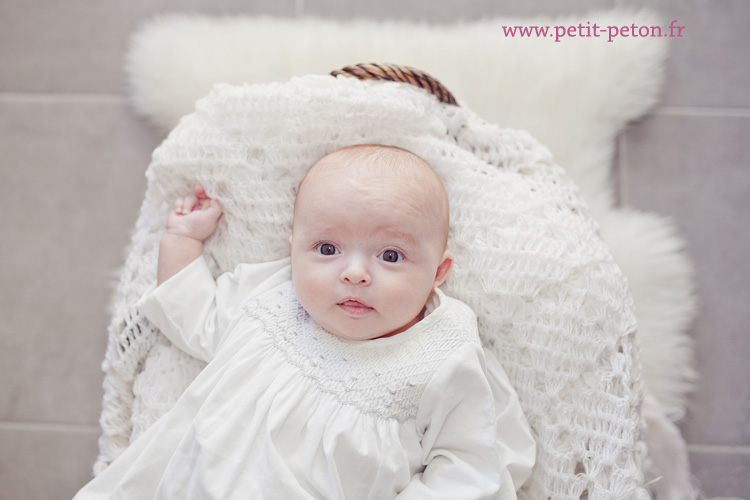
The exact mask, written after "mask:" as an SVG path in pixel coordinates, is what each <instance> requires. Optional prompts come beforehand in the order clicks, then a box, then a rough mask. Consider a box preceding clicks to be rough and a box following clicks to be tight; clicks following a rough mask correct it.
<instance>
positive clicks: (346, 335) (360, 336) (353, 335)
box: [319, 317, 420, 341]
mask: <svg viewBox="0 0 750 500" xmlns="http://www.w3.org/2000/svg"><path fill="white" fill-rule="evenodd" d="M419 319H420V318H419V317H417V318H414V320H413V321H410V322H409V323H407V324H406V325H404V326H401V327H399V328H397V329H395V330H388V331H347V330H341V329H335V328H331V327H329V326H326V325H321V326H322V327H323V329H324V330H325V331H327V332H328V333H330V334H331V335H333V336H334V337H338V338H340V339H341V340H351V341H365V340H375V339H383V338H388V337H393V336H394V335H398V334H399V333H402V332H404V331H406V330H408V329H409V328H411V327H412V326H413V325H414V324H416V323H417V322H418V321H419ZM319 324H320V323H319Z"/></svg>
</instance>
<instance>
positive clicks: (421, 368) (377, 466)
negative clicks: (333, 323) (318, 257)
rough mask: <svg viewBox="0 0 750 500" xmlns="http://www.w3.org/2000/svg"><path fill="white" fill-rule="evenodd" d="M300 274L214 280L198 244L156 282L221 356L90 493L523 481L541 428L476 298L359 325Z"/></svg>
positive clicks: (402, 492)
mask: <svg viewBox="0 0 750 500" xmlns="http://www.w3.org/2000/svg"><path fill="white" fill-rule="evenodd" d="M289 278H290V269H289V261H288V259H284V260H281V261H276V262H271V263H265V264H252V265H250V264H243V265H240V266H238V268H237V269H236V270H235V272H234V273H231V274H225V275H222V276H221V277H219V279H218V280H216V281H215V280H214V279H213V278H212V276H211V272H210V270H209V267H208V265H207V264H206V262H205V260H204V259H203V258H199V259H197V260H196V261H194V262H193V263H191V264H190V265H189V266H187V267H186V268H185V269H183V270H182V271H180V272H179V273H178V274H177V275H175V276H173V277H172V278H171V279H169V280H168V281H166V282H165V283H163V284H162V285H161V286H159V287H158V288H156V289H155V290H153V291H151V292H149V293H148V294H146V296H144V298H143V299H142V300H141V301H140V302H139V305H138V307H139V309H140V310H141V312H142V313H143V314H144V315H146V316H147V317H148V318H149V320H150V321H152V322H153V323H154V324H155V325H156V326H158V327H159V328H160V329H161V331H162V332H163V333H164V334H165V335H166V336H167V337H168V338H169V339H170V340H171V341H172V342H173V343H175V344H176V345H177V346H179V347H180V348H181V349H183V350H185V351H186V352H187V353H189V354H191V355H193V356H196V357H198V358H200V359H203V360H205V361H207V362H208V365H207V366H206V368H205V369H204V370H203V371H202V372H201V373H200V374H199V375H198V377H197V378H196V379H195V381H194V382H193V383H192V384H191V385H190V386H189V387H188V389H187V390H186V391H185V393H184V394H183V395H182V397H181V398H180V399H179V401H178V402H177V403H176V405H175V406H174V408H173V409H172V410H170V411H169V412H168V413H167V414H165V415H164V416H163V417H162V418H161V419H159V420H158V421H157V422H156V423H154V425H153V426H151V427H150V428H149V429H148V430H147V431H146V432H145V433H144V434H143V435H141V436H140V437H139V438H138V439H136V440H135V441H134V442H133V443H131V445H130V446H129V447H128V448H127V449H126V450H125V451H124V452H123V454H122V455H121V456H119V457H118V458H117V459H116V460H115V461H114V462H113V463H112V464H111V465H110V466H109V467H108V468H107V469H106V470H105V471H104V472H102V473H101V474H100V475H99V476H97V477H96V478H95V479H94V480H92V481H91V482H90V483H89V484H87V485H86V486H85V487H84V488H83V489H82V490H81V491H79V492H78V494H77V495H76V497H75V500H87V499H103V498H111V499H149V498H158V499H181V500H182V499H217V500H218V499H221V500H228V499H234V498H237V499H240V498H241V499H269V500H275V499H278V500H297V499H326V500H332V499H352V500H380V499H382V500H386V499H388V500H391V499H394V498H398V499H417V498H419V499H427V498H430V499H446V500H448V499H450V500H457V499H461V500H469V499H475V498H476V499H479V498H482V499H484V498H492V499H497V498H502V499H506V498H507V499H514V498H515V497H516V495H515V489H516V488H517V487H519V486H520V485H521V483H522V482H523V481H524V480H525V479H526V477H528V475H529V473H530V469H531V466H532V464H533V461H534V453H535V446H534V442H533V440H532V439H531V435H530V432H529V428H528V425H527V424H526V420H525V418H524V416H523V414H522V412H521V409H520V406H519V405H518V401H517V398H516V395H515V392H514V391H513V389H512V388H511V387H510V385H509V383H508V381H507V377H506V376H505V374H504V372H502V368H500V366H499V364H497V362H496V361H494V360H489V359H488V360H487V363H488V364H487V367H486V368H485V355H484V352H483V350H482V348H481V345H480V343H479V338H478V334H477V330H476V317H475V316H474V314H473V312H472V311H471V310H470V309H469V308H468V307H467V306H466V305H464V304H463V303H462V302H459V301H457V300H455V299H451V298H449V297H446V296H445V295H444V294H443V293H442V292H440V291H437V292H436V293H435V294H433V295H432V296H431V298H430V301H429V303H428V307H427V311H428V313H427V314H426V316H425V318H424V319H423V320H421V321H420V322H419V323H417V324H416V325H415V326H413V327H412V328H410V329H409V330H407V331H405V332H403V333H400V334H398V335H395V336H392V337H387V338H382V339H375V340H368V341H346V340H341V339H339V338H337V337H335V336H333V335H331V334H329V333H328V332H326V331H325V330H323V329H322V328H320V327H319V326H318V325H317V324H315V323H314V322H313V321H312V320H311V319H310V317H309V316H308V315H307V313H306V312H305V311H304V309H302V307H301V306H300V305H299V303H298V302H297V300H296V296H295V295H294V289H293V286H292V284H291V281H290V280H289ZM485 369H486V370H487V371H486V372H485ZM486 373H489V374H490V377H491V379H493V384H492V388H491V387H490V384H489V382H488V378H487V375H486ZM493 377H494V378H493ZM501 427H502V428H501ZM514 483H515V484H514Z"/></svg>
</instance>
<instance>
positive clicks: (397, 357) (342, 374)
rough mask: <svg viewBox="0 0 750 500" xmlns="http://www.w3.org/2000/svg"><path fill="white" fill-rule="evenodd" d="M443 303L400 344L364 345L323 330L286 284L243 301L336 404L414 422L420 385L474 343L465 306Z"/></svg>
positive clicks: (474, 332)
mask: <svg viewBox="0 0 750 500" xmlns="http://www.w3.org/2000/svg"><path fill="white" fill-rule="evenodd" d="M465 309H466V310H465V311H464V310H463V309H461V310H458V309H456V308H452V307H449V306H447V305H443V306H442V307H439V308H438V309H436V310H435V311H434V312H433V313H432V314H437V315H439V316H438V317H436V318H435V319H434V320H433V321H434V326H433V327H432V328H429V329H425V330H424V331H423V332H418V333H417V334H416V335H410V336H405V340H404V341H403V342H397V343H388V344H385V345H382V346H373V345H372V344H370V345H367V346H364V345H363V343H362V342H349V341H345V340H341V339H339V338H338V337H336V336H334V335H331V334H330V333H328V332H327V331H326V330H324V329H323V328H321V327H320V326H318V325H317V323H315V322H314V321H313V320H312V318H310V316H309V315H308V314H307V312H306V311H305V310H304V309H303V308H302V306H301V305H300V304H299V302H298V301H297V297H296V295H295V293H294V288H293V286H292V284H291V282H288V283H285V284H284V285H282V286H280V287H278V288H275V289H274V290H271V291H269V292H266V293H265V294H262V295H260V296H259V297H258V298H256V299H254V300H252V301H251V302H250V303H249V304H248V305H246V306H245V312H246V314H247V315H248V316H249V317H251V318H253V319H257V320H259V321H260V322H261V324H262V325H263V327H262V328H263V330H264V331H265V333H266V334H268V335H269V336H270V337H271V338H272V339H273V344H274V346H275V347H276V348H277V349H278V350H279V351H281V352H282V353H283V354H284V356H285V357H286V360H287V362H289V363H290V364H292V365H294V366H295V367H297V369H299V371H300V372H301V373H302V374H303V376H304V377H306V378H308V379H310V380H313V381H314V382H315V383H316V385H317V386H318V388H319V389H320V390H321V391H322V392H324V393H327V394H330V395H332V396H334V397H335V398H336V399H337V400H338V401H339V402H340V403H341V404H344V405H351V406H355V407H357V408H358V409H359V410H360V411H362V412H363V413H370V414H376V415H378V416H380V417H381V418H385V419H395V420H397V421H399V422H405V421H408V420H414V419H415V418H416V416H417V410H418V408H419V401H420V399H421V397H422V393H423V392H424V389H425V387H426V386H427V384H428V382H429V381H430V379H431V378H432V376H433V375H434V373H435V372H436V371H437V370H438V369H439V368H440V367H441V366H442V364H443V363H444V362H445V360H446V359H448V357H450V356H451V355H452V354H453V353H455V352H456V350H457V349H459V348H460V347H462V346H464V345H465V344H467V343H469V342H472V341H475V342H478V335H477V330H476V320H475V319H474V316H473V314H472V313H471V312H470V310H469V309H468V308H465Z"/></svg>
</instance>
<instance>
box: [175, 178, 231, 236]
mask: <svg viewBox="0 0 750 500" xmlns="http://www.w3.org/2000/svg"><path fill="white" fill-rule="evenodd" d="M221 214H222V209H221V204H219V202H218V201H217V200H214V199H212V198H209V197H208V196H207V195H206V191H205V190H204V189H203V187H202V186H196V187H195V194H191V195H189V196H185V197H184V198H177V199H176V200H175V202H174V210H172V211H171V212H170V213H169V216H168V217H167V233H170V234H176V235H180V236H187V237H189V238H193V239H196V240H198V241H205V240H206V239H208V238H209V237H210V236H211V235H212V234H214V232H215V231H216V228H217V227H218V226H219V219H220V218H221Z"/></svg>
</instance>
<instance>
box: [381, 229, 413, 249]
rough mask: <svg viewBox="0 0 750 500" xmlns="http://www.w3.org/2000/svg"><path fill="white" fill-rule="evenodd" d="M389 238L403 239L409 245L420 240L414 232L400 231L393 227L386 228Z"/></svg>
mask: <svg viewBox="0 0 750 500" xmlns="http://www.w3.org/2000/svg"><path fill="white" fill-rule="evenodd" d="M384 232H385V233H386V236H387V237H388V239H392V240H396V241H403V242H405V243H407V244H409V245H417V244H419V241H417V239H416V238H415V237H414V235H413V234H411V233H407V232H406V231H398V230H393V229H386V230H384Z"/></svg>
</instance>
